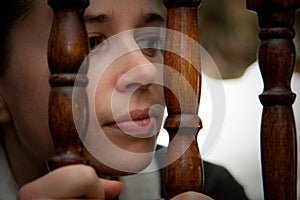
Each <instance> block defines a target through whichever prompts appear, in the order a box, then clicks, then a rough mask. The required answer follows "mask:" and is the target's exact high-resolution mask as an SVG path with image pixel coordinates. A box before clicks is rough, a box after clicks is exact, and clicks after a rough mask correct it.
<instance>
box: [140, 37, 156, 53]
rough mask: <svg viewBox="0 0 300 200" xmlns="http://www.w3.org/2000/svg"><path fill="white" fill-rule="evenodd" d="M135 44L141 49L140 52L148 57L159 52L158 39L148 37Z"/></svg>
mask: <svg viewBox="0 0 300 200" xmlns="http://www.w3.org/2000/svg"><path fill="white" fill-rule="evenodd" d="M137 44H138V45H139V47H140V48H141V50H142V52H143V53H144V54H145V55H147V56H149V57H154V56H155V55H156V52H157V51H158V50H159V49H158V48H159V44H160V38H159V37H156V36H155V37H148V38H145V39H141V40H138V41H137Z"/></svg>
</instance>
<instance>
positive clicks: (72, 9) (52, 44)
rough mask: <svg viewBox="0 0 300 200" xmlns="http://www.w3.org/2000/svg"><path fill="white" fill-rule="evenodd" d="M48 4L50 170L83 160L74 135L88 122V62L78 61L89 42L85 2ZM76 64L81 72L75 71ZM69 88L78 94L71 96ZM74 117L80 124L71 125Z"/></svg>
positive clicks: (55, 0) (73, 0)
mask: <svg viewBox="0 0 300 200" xmlns="http://www.w3.org/2000/svg"><path fill="white" fill-rule="evenodd" d="M48 4H49V5H50V6H51V7H52V9H53V12H54V19H53V25H52V30H51V35H50V39H49V46H48V63H49V68H50V72H51V77H50V79H49V82H50V85H51V87H52V90H51V94H50V99H49V126H50V131H51V134H52V138H53V143H54V148H55V156H54V157H52V158H51V160H50V161H48V167H49V169H50V170H52V169H55V168H57V167H61V166H64V165H69V164H75V163H86V162H87V161H85V160H84V159H83V158H82V155H81V154H82V152H81V151H82V143H81V140H80V138H79V135H78V134H84V132H85V130H86V126H87V121H88V120H87V117H88V106H87V105H88V103H87V94H86V91H85V87H86V85H87V82H88V79H87V76H86V73H87V68H88V63H86V65H85V66H82V63H83V61H84V60H85V58H86V56H87V55H88V53H89V43H88V40H87V38H88V37H87V33H86V28H85V24H84V22H83V21H82V15H83V12H84V10H85V8H86V7H87V6H88V5H89V1H88V0H48ZM80 67H81V69H80V70H81V71H80V73H81V74H77V72H78V70H79V68H80ZM82 69H83V70H82ZM76 76H78V77H77V80H76ZM75 80H76V85H74V84H75ZM73 89H76V93H77V94H78V95H76V96H74V97H73ZM72 109H73V110H72ZM74 120H76V121H77V122H82V123H81V124H77V126H75V122H74Z"/></svg>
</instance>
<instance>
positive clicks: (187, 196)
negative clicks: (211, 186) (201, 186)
mask: <svg viewBox="0 0 300 200" xmlns="http://www.w3.org/2000/svg"><path fill="white" fill-rule="evenodd" d="M171 200H212V198H210V197H208V196H206V195H204V194H201V193H198V192H185V193H182V194H179V195H177V196H175V197H173V198H172V199H171Z"/></svg>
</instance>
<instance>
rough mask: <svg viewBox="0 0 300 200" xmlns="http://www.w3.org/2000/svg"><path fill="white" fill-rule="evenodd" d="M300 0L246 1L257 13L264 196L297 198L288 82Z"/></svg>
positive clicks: (291, 70) (292, 123) (294, 131)
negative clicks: (259, 42) (261, 83)
mask: <svg viewBox="0 0 300 200" xmlns="http://www.w3.org/2000/svg"><path fill="white" fill-rule="evenodd" d="M299 6H300V1H299V0H265V1H261V0H247V7H248V9H251V10H255V11H256V12H257V13H258V19H259V26H260V28H261V29H260V33H259V38H260V39H261V44H260V48H259V54H258V59H259V66H260V70H261V73H262V77H263V80H264V91H263V93H262V94H261V95H260V101H261V103H262V105H263V106H264V108H263V115H262V126H261V159H262V172H263V185H264V196H265V199H270V200H271V199H272V200H273V199H296V182H297V176H296V174H297V172H296V170H297V167H296V166H297V144H296V143H297V142H296V130H295V121H294V115H293V110H292V104H293V102H294V100H295V94H294V93H292V92H291V88H290V81H291V76H292V73H293V69H294V63H295V57H296V55H295V47H294V43H293V38H294V36H295V32H294V29H293V23H294V18H295V10H296V9H297V8H298V7H299Z"/></svg>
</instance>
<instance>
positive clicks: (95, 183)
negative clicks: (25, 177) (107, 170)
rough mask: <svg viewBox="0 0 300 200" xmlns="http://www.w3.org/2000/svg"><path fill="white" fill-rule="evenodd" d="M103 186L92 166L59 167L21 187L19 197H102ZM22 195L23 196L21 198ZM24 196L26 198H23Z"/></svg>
mask: <svg viewBox="0 0 300 200" xmlns="http://www.w3.org/2000/svg"><path fill="white" fill-rule="evenodd" d="M104 195H105V193H104V188H103V186H102V182H101V180H100V179H99V178H98V176H97V174H96V172H95V170H94V169H93V168H92V167H89V166H85V165H72V166H66V167H61V168H59V169H57V170H54V171H52V172H50V173H48V174H46V175H45V176H43V177H41V178H39V179H37V180H35V181H33V182H31V183H29V184H27V185H25V186H24V187H23V188H21V191H20V194H19V196H20V197H22V198H19V199H33V198H45V199H47V198H53V199H55V198H57V199H58V198H77V197H82V196H84V197H86V198H95V199H96V198H98V199H104ZM23 197H24V198H23ZM25 197H26V198H25Z"/></svg>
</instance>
